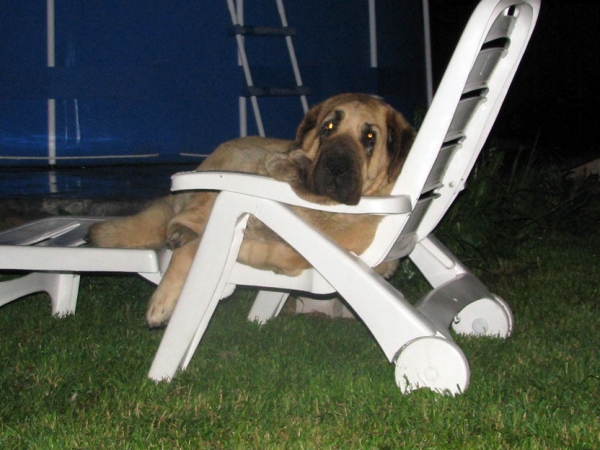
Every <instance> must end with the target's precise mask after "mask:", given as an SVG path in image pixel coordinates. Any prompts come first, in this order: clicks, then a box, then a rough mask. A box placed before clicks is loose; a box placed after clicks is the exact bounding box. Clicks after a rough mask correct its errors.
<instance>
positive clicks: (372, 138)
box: [362, 130, 377, 156]
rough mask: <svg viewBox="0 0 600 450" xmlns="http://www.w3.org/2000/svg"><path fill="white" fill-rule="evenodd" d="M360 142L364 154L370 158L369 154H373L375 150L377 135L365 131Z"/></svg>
mask: <svg viewBox="0 0 600 450" xmlns="http://www.w3.org/2000/svg"><path fill="white" fill-rule="evenodd" d="M362 141H363V146H364V148H365V153H366V154H367V156H371V153H373V150H374V149H375V143H376V142H377V134H376V133H375V132H374V131H372V130H370V131H367V132H365V134H364V135H363V139H362Z"/></svg>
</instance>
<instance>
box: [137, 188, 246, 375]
mask: <svg viewBox="0 0 600 450" xmlns="http://www.w3.org/2000/svg"><path fill="white" fill-rule="evenodd" d="M227 197H229V196H228V195H224V194H221V195H220V196H219V197H218V198H217V201H216V202H215V205H214V206H213V212H212V214H211V216H210V218H209V221H208V223H207V226H206V230H205V232H204V234H203V238H202V241H201V243H200V246H199V248H198V251H197V252H196V256H195V257H194V261H193V263H192V267H191V268H190V272H189V274H188V276H187V278H186V282H185V284H184V286H183V290H182V292H181V295H180V297H179V300H178V302H177V307H176V308H175V311H173V315H172V316H171V319H170V321H169V325H168V326H167V329H166V330H165V334H164V336H163V338H162V340H161V342H160V345H159V347H158V351H157V352H156V356H155V357H154V361H153V362H152V366H151V367H150V372H149V373H148V377H149V378H150V379H152V380H154V381H162V380H165V381H170V380H171V379H173V377H174V376H175V373H176V372H177V369H179V368H181V369H182V370H184V369H185V368H186V366H187V364H188V363H189V361H190V359H191V357H192V355H193V354H194V351H195V350H196V347H197V346H198V344H199V342H200V340H201V339H202V336H203V335H204V332H205V331H206V328H207V327H208V323H209V322H210V319H211V318H212V316H213V313H214V311H215V309H216V307H217V305H218V303H219V300H220V299H221V298H222V293H223V292H224V290H225V289H227V288H228V285H227V280H228V278H229V273H230V272H231V269H232V267H233V265H234V264H235V261H236V259H237V254H238V252H239V248H240V245H241V243H242V239H243V231H244V228H245V226H246V222H247V220H248V217H247V215H244V216H242V217H240V213H239V211H243V210H244V208H243V206H241V205H240V207H236V205H234V204H233V202H229V203H227V201H226V200H227ZM223 205H224V207H223Z"/></svg>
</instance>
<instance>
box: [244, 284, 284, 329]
mask: <svg viewBox="0 0 600 450" xmlns="http://www.w3.org/2000/svg"><path fill="white" fill-rule="evenodd" d="M289 295H290V294H289V293H287V292H278V291H259V292H258V294H257V295H256V299H255V300H254V303H253V304H252V308H250V313H248V320H250V321H256V322H258V323H259V324H261V325H263V324H265V323H266V322H267V321H268V320H270V319H272V318H274V317H277V316H278V315H279V313H280V312H281V308H283V305H285V302H286V300H287V299H288V297H289Z"/></svg>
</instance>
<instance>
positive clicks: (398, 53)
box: [0, 0, 426, 166]
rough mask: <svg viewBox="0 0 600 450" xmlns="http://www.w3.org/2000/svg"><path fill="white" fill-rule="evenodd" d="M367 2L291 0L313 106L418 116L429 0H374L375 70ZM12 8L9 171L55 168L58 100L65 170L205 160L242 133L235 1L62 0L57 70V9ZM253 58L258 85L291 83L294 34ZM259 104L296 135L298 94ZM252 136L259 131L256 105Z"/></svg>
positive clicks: (5, 151)
mask: <svg viewBox="0 0 600 450" xmlns="http://www.w3.org/2000/svg"><path fill="white" fill-rule="evenodd" d="M368 3H369V2H368V1H367V0H321V1H319V2H306V1H300V0H295V1H288V2H286V4H285V6H286V10H287V18H288V21H289V24H290V26H293V27H295V28H296V30H297V33H298V35H297V36H296V37H295V38H294V45H295V50H296V54H297V57H298V61H299V65H300V71H301V74H302V78H303V81H304V85H306V86H308V87H309V88H310V89H311V92H312V94H311V95H310V96H309V97H308V103H309V106H310V105H314V104H316V103H318V102H319V101H321V100H323V99H325V98H327V97H329V96H331V95H334V94H337V93H340V92H348V91H361V92H368V93H373V94H379V95H382V96H383V97H385V98H386V99H387V100H388V101H389V102H390V103H392V104H393V105H394V106H395V107H397V108H398V109H400V110H401V111H402V112H403V113H404V114H405V115H406V116H407V118H408V119H409V120H410V121H412V120H413V117H414V112H415V111H416V110H418V109H419V108H421V107H424V106H425V101H426V100H425V97H426V86H425V78H426V77H425V63H424V56H423V54H424V50H423V26H422V20H423V19H422V10H421V1H420V0H405V1H400V2H395V1H392V0H387V1H377V2H376V4H377V10H376V19H377V20H376V24H377V56H378V57H377V67H372V66H371V51H370V48H371V46H370V37H369V8H368ZM244 9H245V11H244V15H245V23H246V24H247V25H278V24H279V22H278V21H279V18H278V15H277V10H276V7H275V0H255V1H253V2H247V4H246V5H245V8H244ZM0 10H1V11H0V12H1V14H0V158H1V159H0V165H3V166H14V165H44V164H48V140H49V139H48V135H49V132H48V130H49V127H48V99H55V111H56V115H55V116H56V119H55V120H56V126H55V130H56V164H57V165H59V166H60V165H72V164H78V165H82V164H85V165H90V164H106V163H116V162H119V163H158V162H161V163H164V162H186V161H188V162H193V161H196V160H198V158H197V157H193V156H192V157H191V156H187V155H188V154H208V153H210V152H211V151H212V150H213V149H214V148H215V146H216V145H218V144H219V143H220V142H223V141H225V140H227V139H231V138H233V137H236V136H239V133H240V125H239V95H240V93H242V92H243V90H244V87H245V83H244V78H243V74H242V70H241V67H239V66H238V57H237V47H236V43H235V38H234V37H232V36H231V35H229V33H228V30H229V28H230V27H231V19H230V15H229V11H228V9H227V2H226V1H225V0H220V1H216V0H215V1H208V0H206V1H197V0H179V1H177V2H164V1H157V0H130V1H126V2H125V1H120V0H86V1H79V0H61V1H57V2H56V5H55V8H54V16H55V20H54V22H53V23H54V29H55V32H54V45H53V46H52V47H53V48H54V54H55V58H54V60H55V61H54V67H48V66H49V62H48V45H47V43H48V40H47V8H46V4H45V3H44V2H41V1H40V2H21V1H16V0H1V1H0ZM246 49H247V52H248V57H249V60H250V66H251V69H252V70H253V75H254V84H255V85H257V86H265V85H269V84H286V85H291V84H293V82H294V77H293V72H292V69H291V64H290V62H289V57H288V55H287V49H286V45H285V41H284V40H283V39H279V38H246ZM50 65H52V64H50ZM259 104H260V107H261V112H262V116H263V122H264V127H265V131H266V134H267V135H269V136H276V137H285V138H292V137H293V136H294V133H295V128H296V126H297V124H298V123H299V121H300V120H301V118H302V115H303V111H302V107H301V104H300V100H299V99H298V98H296V97H284V98H260V99H259ZM248 133H249V134H256V126H255V122H254V115H253V114H252V110H251V108H250V105H249V102H248ZM182 154H183V155H182ZM90 158H92V159H90ZM194 158H195V159H194Z"/></svg>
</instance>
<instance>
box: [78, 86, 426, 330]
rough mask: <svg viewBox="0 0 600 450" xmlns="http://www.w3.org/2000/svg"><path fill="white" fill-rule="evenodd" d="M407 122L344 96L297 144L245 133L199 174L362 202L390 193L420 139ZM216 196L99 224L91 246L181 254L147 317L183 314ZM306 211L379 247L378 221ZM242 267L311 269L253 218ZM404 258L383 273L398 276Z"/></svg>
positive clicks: (163, 204)
mask: <svg viewBox="0 0 600 450" xmlns="http://www.w3.org/2000/svg"><path fill="white" fill-rule="evenodd" d="M414 135H415V133H414V130H413V129H412V127H411V126H410V125H409V124H408V122H407V121H406V120H405V119H404V117H403V116H402V115H401V114H400V113H399V112H397V111H396V110H394V109H393V108H392V107H391V106H390V105H388V104H387V103H385V102H384V101H383V100H381V99H380V98H378V97H374V96H370V95H367V94H341V95H337V96H335V97H332V98H330V99H328V100H325V101H324V102H322V103H319V104H318V105H316V106H314V107H313V108H312V109H310V110H309V111H308V112H307V113H306V115H305V117H304V118H303V120H302V122H301V123H300V125H299V126H298V129H297V133H296V139H295V140H294V141H286V140H281V139H272V138H261V137H246V138H239V139H234V140H232V141H228V142H225V143H224V144H221V145H220V146H219V147H217V149H216V150H215V151H214V152H213V153H212V154H211V155H210V156H209V157H208V158H207V159H206V160H205V161H204V162H203V163H202V164H201V165H200V166H199V167H198V168H197V169H196V170H197V171H215V170H219V171H223V170H225V171H237V172H247V173H253V174H258V175H265V176H269V177H272V178H274V179H276V180H279V181H284V182H286V183H289V184H290V186H291V187H292V188H293V190H294V191H295V192H296V194H297V195H298V196H300V197H302V198H303V199H305V200H308V201H311V202H315V203H320V204H335V203H344V204H348V205H355V204H357V203H358V202H359V200H360V198H361V197H362V196H381V195H389V194H390V193H391V189H392V187H393V185H394V183H395V181H396V178H397V177H398V175H399V173H400V170H401V169H402V165H403V163H404V161H405V159H406V156H407V154H408V151H409V149H410V147H411V145H412V142H413V140H414ZM217 195H218V192H214V191H194V192H182V193H176V194H172V195H170V196H168V197H165V198H162V199H159V200H157V201H155V202H154V203H152V204H151V205H150V206H149V207H148V208H147V209H145V210H143V211H141V212H140V213H138V214H136V215H133V216H129V217H125V218H119V219H115V220H109V221H105V222H101V223H99V224H96V225H94V226H93V227H92V228H91V229H90V231H89V234H88V241H89V243H90V244H91V245H93V246H97V247H113V248H114V247H116V248H154V249H158V248H161V247H163V246H164V245H167V246H169V247H170V248H172V249H173V250H174V252H173V256H172V259H171V262H170V264H169V267H168V268H167V271H166V272H165V274H164V276H163V278H162V281H161V282H160V284H159V285H158V287H157V289H156V291H155V292H154V294H153V295H152V297H151V299H150V302H149V305H148V310H147V313H146V320H147V323H148V325H149V326H151V327H157V326H163V325H165V324H166V323H167V322H168V320H169V318H170V316H171V314H172V312H173V309H174V308H175V305H176V303H177V300H178V298H179V295H180V293H181V289H182V287H183V284H184V282H185V279H186V277H187V274H188V272H189V269H190V266H191V264H192V260H193V258H194V255H195V253H196V250H197V248H198V245H199V243H200V240H201V238H202V234H203V232H204V228H205V226H206V223H207V220H208V217H209V215H210V212H211V208H212V206H213V204H214V201H215V199H216V197H217ZM295 211H296V213H297V214H299V215H300V216H301V217H303V219H304V220H306V221H308V222H309V223H311V224H312V225H313V226H314V227H315V228H317V229H319V230H321V231H323V232H324V233H326V234H328V235H329V236H330V237H332V238H333V239H335V240H336V241H337V242H338V243H339V244H341V245H342V246H344V247H345V248H347V249H348V250H350V251H352V252H354V253H355V254H361V253H362V252H363V251H364V250H366V248H367V247H368V246H369V244H370V243H371V242H372V240H373V237H374V234H375V231H376V228H377V224H378V223H379V221H380V218H379V217H376V216H367V215H354V214H333V213H326V212H321V211H314V210H309V209H305V208H295ZM237 260H238V262H240V263H242V264H248V265H250V266H252V267H255V268H258V269H263V270H272V271H274V272H276V273H283V274H286V275H289V276H296V275H298V274H300V273H301V272H302V271H303V270H305V269H306V268H309V267H310V264H309V263H308V262H307V261H306V260H305V259H304V258H303V257H302V256H301V255H300V254H298V253H297V252H296V251H295V250H294V249H293V248H292V247H290V246H289V245H288V244H287V243H286V242H285V241H283V240H282V239H281V238H279V236H277V235H276V234H275V233H274V232H273V231H271V230H270V229H269V228H267V227H266V226H265V225H264V224H262V222H260V221H259V220H258V219H256V218H255V217H252V216H251V217H250V219H249V221H248V224H247V227H246V230H245V232H244V239H243V242H242V245H241V248H240V252H239V254H238V259H237ZM396 266H397V262H386V263H382V264H381V265H379V266H378V267H377V268H376V270H377V271H378V272H379V273H380V274H382V275H383V276H390V275H391V274H392V273H393V271H394V270H395V269H396Z"/></svg>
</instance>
